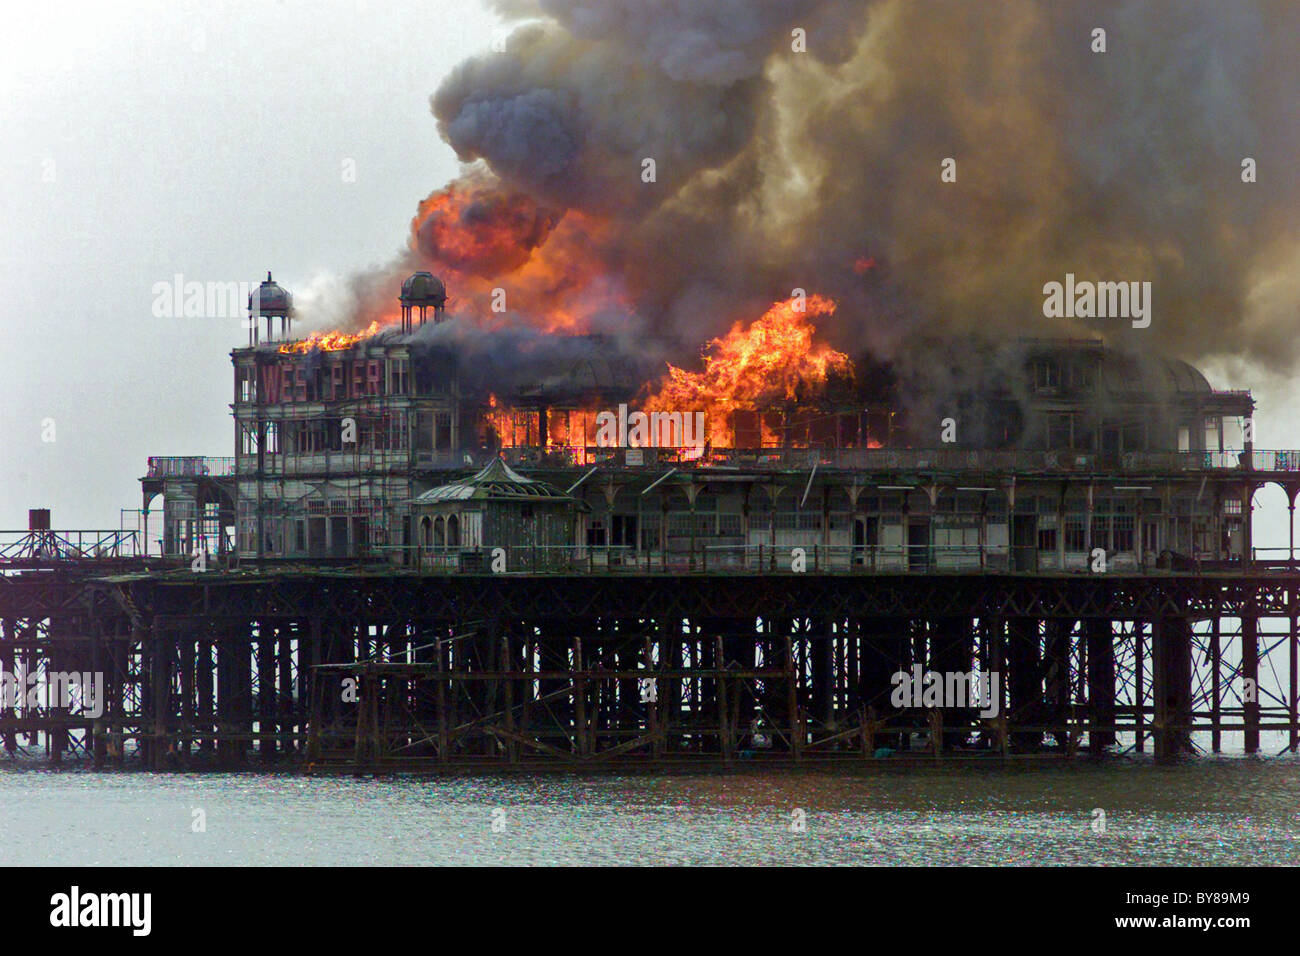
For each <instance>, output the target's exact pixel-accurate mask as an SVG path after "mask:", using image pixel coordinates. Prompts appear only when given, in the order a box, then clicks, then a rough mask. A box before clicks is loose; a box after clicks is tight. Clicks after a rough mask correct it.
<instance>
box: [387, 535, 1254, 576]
mask: <svg viewBox="0 0 1300 956" xmlns="http://www.w3.org/2000/svg"><path fill="white" fill-rule="evenodd" d="M370 554H371V556H372V557H375V558H380V559H382V560H386V561H387V563H388V564H390V565H393V566H398V567H404V568H409V569H412V570H416V571H421V572H425V573H431V574H482V573H489V572H491V573H524V574H557V573H563V574H689V573H700V574H708V573H722V574H726V573H737V574H743V573H788V574H798V573H803V572H808V573H844V574H871V573H882V574H899V573H919V574H927V573H945V572H967V573H980V572H1002V573H1005V572H1008V571H1013V572H1015V571H1019V572H1026V573H1033V574H1038V573H1045V572H1066V573H1078V574H1089V573H1093V572H1092V571H1091V569H1090V562H1089V559H1088V555H1086V554H1082V553H1079V554H1075V553H1067V555H1066V556H1065V561H1064V562H1063V563H1062V562H1060V561H1059V560H1058V556H1057V555H1056V554H1055V553H1054V552H1040V551H1038V550H1037V549H1036V548H1034V547H1019V546H1014V547H1013V546H1009V545H985V546H980V545H924V544H919V545H808V546H806V547H797V546H789V545H778V546H776V547H775V548H773V547H772V546H771V545H767V544H757V545H713V544H704V543H699V542H697V543H696V545H695V547H694V548H691V547H690V546H689V545H687V544H685V543H683V544H682V545H681V546H680V547H674V546H673V545H672V544H671V542H670V545H669V547H668V548H667V549H655V550H640V551H638V550H637V549H636V548H634V547H630V546H620V547H615V546H611V547H604V546H581V545H573V546H569V545H562V546H548V547H533V546H529V545H513V546H508V547H500V548H493V547H486V548H454V547H450V548H449V547H436V546H424V547H415V546H408V547H399V546H383V547H373V548H371V549H370ZM1186 563H1187V564H1188V565H1189V566H1188V567H1178V568H1171V567H1168V566H1166V564H1165V563H1164V562H1162V561H1160V560H1158V557H1157V556H1156V555H1154V554H1152V555H1147V556H1145V558H1141V557H1139V556H1137V555H1135V554H1133V553H1132V552H1124V553H1119V554H1115V555H1112V556H1111V557H1110V561H1109V567H1110V570H1111V571H1112V572H1115V573H1124V572H1129V573H1134V572H1155V571H1162V570H1194V569H1197V568H1201V567H1204V568H1205V569H1207V570H1208V569H1210V568H1212V567H1218V566H1219V565H1220V564H1222V565H1224V566H1227V565H1228V564H1229V562H1213V561H1208V560H1207V561H1205V562H1202V561H1201V560H1199V559H1188V560H1187V562H1186ZM1236 566H1237V567H1239V566H1240V565H1239V563H1238V564H1237V565H1236Z"/></svg>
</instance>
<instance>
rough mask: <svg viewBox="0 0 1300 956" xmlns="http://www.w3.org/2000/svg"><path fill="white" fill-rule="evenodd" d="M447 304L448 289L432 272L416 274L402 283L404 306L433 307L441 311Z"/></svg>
mask: <svg viewBox="0 0 1300 956" xmlns="http://www.w3.org/2000/svg"><path fill="white" fill-rule="evenodd" d="M446 302H447V287H446V286H445V285H443V284H442V280H441V279H439V278H438V277H437V276H436V275H434V274H433V273H432V272H416V273H414V274H412V275H411V276H409V277H407V280H406V281H405V282H403V283H402V304H403V305H432V306H434V307H436V308H439V309H441V308H442V307H443V305H445V304H446Z"/></svg>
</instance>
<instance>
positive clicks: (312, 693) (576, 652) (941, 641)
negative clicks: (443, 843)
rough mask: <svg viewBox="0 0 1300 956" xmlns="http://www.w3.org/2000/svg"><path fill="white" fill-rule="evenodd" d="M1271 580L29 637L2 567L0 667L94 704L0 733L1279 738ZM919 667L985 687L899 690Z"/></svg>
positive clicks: (299, 589)
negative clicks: (27, 667)
mask: <svg viewBox="0 0 1300 956" xmlns="http://www.w3.org/2000/svg"><path fill="white" fill-rule="evenodd" d="M1290 583H1291V578H1290V577H1289V576H1282V575H1277V574H1269V575H1248V574H1223V575H1200V576H1196V575H1191V574H1177V573H1164V574H1157V575H1138V574H1134V575H1097V576H1084V575H1030V574H1001V575H999V574H988V573H986V574H978V575H976V574H951V575H943V574H928V575H914V574H898V575H885V574H872V575H861V576H857V575H843V574H820V575H819V574H815V573H805V574H795V573H786V574H781V573H771V574H760V575H743V576H742V575H729V574H703V573H697V574H694V575H687V576H682V577H677V578H671V577H667V576H663V575H657V574H637V573H623V574H618V575H565V574H559V575H528V574H508V575H492V574H462V575H454V576H448V575H441V576H430V575H424V576H421V575H418V574H414V573H401V572H399V573H390V574H375V573H364V572H359V573H354V574H339V573H337V572H320V571H301V572H279V573H274V574H258V575H232V574H225V573H222V572H209V573H207V574H177V573H172V574H164V575H134V576H124V577H122V578H117V579H109V580H101V581H97V582H95V583H93V584H91V585H88V586H86V587H83V588H80V589H73V591H75V592H76V594H75V596H71V597H70V596H69V595H64V599H65V600H71V601H72V610H71V611H70V612H69V613H67V614H66V615H65V616H64V617H62V618H59V615H57V614H56V615H55V617H56V618H59V623H58V624H57V625H56V626H54V627H51V625H50V620H51V618H50V616H49V615H48V614H46V616H45V617H44V618H41V617H39V614H40V613H42V609H40V608H32V609H28V611H27V613H26V614H20V613H17V611H18V610H19V609H18V608H17V607H16V604H15V600H16V597H17V595H18V591H16V590H15V589H14V586H13V582H10V583H9V584H7V585H5V588H4V589H0V595H7V597H8V600H9V603H8V605H3V604H0V635H2V639H0V661H2V662H4V663H5V666H8V661H9V660H11V659H13V660H20V659H22V656H23V655H24V654H33V653H34V654H35V658H34V660H35V661H36V663H37V666H38V669H39V668H50V667H52V666H54V665H59V666H71V665H72V664H74V663H77V662H79V661H88V662H89V663H90V666H92V667H98V668H100V669H102V670H103V671H104V674H105V678H106V680H105V697H106V700H105V710H104V712H103V715H102V716H101V717H100V718H98V719H97V720H89V719H86V718H84V717H83V716H79V714H78V708H77V707H75V706H74V707H73V708H72V709H71V711H70V712H68V713H66V714H65V713H63V712H61V711H57V710H56V711H50V712H42V711H38V712H35V713H28V712H27V711H24V710H22V709H18V710H17V711H16V712H15V713H12V714H11V713H10V712H9V711H5V712H4V713H3V714H0V740H3V741H4V743H5V747H6V749H9V747H10V742H11V741H12V742H13V746H14V748H15V749H19V750H20V749H22V748H23V742H24V741H25V740H27V739H28V738H27V737H26V736H24V735H26V734H28V733H30V732H33V731H32V728H33V727H34V728H35V731H34V732H35V733H37V734H39V735H43V736H41V740H42V741H45V740H48V742H49V743H48V746H49V747H50V749H51V753H50V757H51V759H54V754H55V753H56V752H57V753H59V754H60V756H64V755H66V754H67V753H69V752H72V753H74V754H75V753H78V752H80V751H86V753H87V755H88V756H90V757H92V758H93V759H94V760H95V761H96V762H98V763H100V764H106V763H107V764H108V765H114V764H115V763H116V764H121V763H122V762H124V761H125V762H126V763H128V764H129V763H140V764H142V765H144V766H148V767H152V768H155V769H187V768H204V767H243V766H262V767H265V766H295V767H304V768H311V769H312V770H313V771H323V770H351V771H353V772H383V771H388V770H438V769H456V768H473V767H501V768H507V769H508V768H540V767H547V766H554V767H582V766H586V767H599V766H619V767H624V766H642V765H644V766H653V765H660V766H671V765H679V764H680V765H737V764H741V763H743V762H749V763H750V764H762V763H769V764H773V765H783V766H784V765H795V764H809V765H816V764H818V763H820V762H826V761H863V760H876V759H885V758H886V757H890V758H891V759H892V758H903V759H926V760H934V759H939V760H948V759H1000V758H1002V757H1004V756H1011V757H1014V756H1017V755H1020V756H1024V757H1044V756H1057V757H1061V758H1064V759H1070V758H1072V757H1074V756H1076V755H1077V754H1078V753H1080V752H1091V753H1101V752H1104V751H1112V752H1116V751H1118V752H1123V751H1142V752H1150V753H1153V754H1154V755H1155V757H1156V758H1158V759H1160V760H1172V759H1177V758H1179V757H1181V756H1183V755H1186V754H1189V753H1196V752H1200V751H1209V750H1212V749H1215V748H1216V747H1226V749H1239V750H1243V751H1247V752H1254V751H1258V750H1261V749H1263V748H1264V747H1268V748H1271V749H1274V750H1275V751H1278V750H1284V749H1289V748H1291V747H1292V746H1293V744H1294V740H1295V738H1296V731H1297V728H1296V718H1295V713H1296V703H1297V702H1296V699H1295V698H1296V695H1295V686H1294V685H1295V682H1294V680H1293V679H1292V677H1291V674H1290V672H1289V671H1288V667H1287V665H1288V663H1289V660H1290V657H1291V655H1293V654H1294V653H1295V642H1296V634H1295V629H1294V627H1293V626H1291V621H1292V620H1293V617H1292V615H1293V607H1294V602H1293V599H1292V598H1291V595H1290V593H1289V584H1290ZM31 587H32V588H35V584H32V585H31ZM6 608H7V610H6ZM92 609H93V613H91V612H92ZM45 610H47V611H48V610H49V609H45ZM34 615H36V616H34ZM42 621H43V622H44V623H42ZM1279 623H1280V626H1278V625H1279ZM78 648H80V650H79V651H78ZM51 651H53V652H54V653H53V656H51V654H50V652H51ZM78 654H79V655H80V656H78ZM51 662H53V663H51ZM1261 662H1269V664H1270V665H1271V666H1263V665H1262V663H1261ZM918 673H933V674H937V675H939V676H940V678H941V683H943V685H944V687H945V688H946V690H949V691H951V690H952V689H953V688H960V687H962V686H963V685H962V684H961V682H960V681H959V680H957V679H955V676H954V675H965V676H966V677H967V678H971V677H974V676H978V675H989V676H992V677H996V678H997V679H996V680H994V681H992V684H991V687H990V690H993V691H996V694H995V696H994V698H993V700H991V701H987V702H985V701H978V700H974V699H972V698H971V697H969V696H967V697H965V698H961V697H958V698H953V697H951V696H948V697H939V698H935V699H916V700H911V699H909V700H901V699H900V697H899V695H898V691H899V687H900V684H901V682H902V680H903V678H906V679H908V680H910V679H912V677H913V676H914V675H916V674H918ZM965 686H966V687H967V688H969V687H970V686H971V685H970V684H969V683H967V684H966V685H965ZM34 720H35V721H36V723H33V721H34ZM88 742H89V743H88ZM87 748H88V749H87Z"/></svg>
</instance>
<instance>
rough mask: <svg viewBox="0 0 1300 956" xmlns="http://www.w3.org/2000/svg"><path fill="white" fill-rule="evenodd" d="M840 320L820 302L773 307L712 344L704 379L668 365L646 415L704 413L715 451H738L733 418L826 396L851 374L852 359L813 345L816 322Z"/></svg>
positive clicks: (767, 436) (831, 306)
mask: <svg viewBox="0 0 1300 956" xmlns="http://www.w3.org/2000/svg"><path fill="white" fill-rule="evenodd" d="M834 313H835V302H834V301H833V300H831V299H828V298H825V297H823V296H818V295H814V296H809V297H808V298H807V299H806V300H805V299H803V298H802V297H792V298H789V299H786V300H785V301H783V302H776V303H773V304H772V307H771V308H769V309H768V310H767V311H766V312H764V313H763V315H762V316H761V317H759V318H758V319H757V320H755V321H754V322H752V323H750V324H749V325H748V326H746V325H743V324H741V323H739V322H737V323H736V324H735V325H733V326H732V327H731V331H730V332H728V333H727V334H726V335H724V336H722V337H721V338H717V339H714V340H713V341H711V342H710V343H709V344H708V345H707V346H706V347H705V350H704V354H703V356H702V359H703V362H704V368H703V370H702V371H699V372H689V371H686V370H684V369H681V368H678V367H676V366H674V365H669V366H668V373H667V378H666V380H665V381H664V382H663V383H662V384H660V385H659V386H658V388H656V389H655V390H654V391H653V392H652V394H651V395H650V396H649V397H648V398H647V399H646V401H645V403H644V405H645V408H646V409H647V410H650V411H665V410H674V409H701V410H703V411H704V413H705V415H706V416H707V418H708V421H709V427H710V432H709V441H710V443H711V444H712V445H713V447H715V448H732V447H736V445H735V440H736V434H735V428H734V426H733V425H732V424H731V423H733V422H734V415H733V413H735V412H738V411H745V412H755V411H759V410H761V409H763V408H765V407H768V406H771V405H774V404H779V403H781V402H794V401H797V400H799V399H801V398H808V397H810V396H813V395H815V394H816V393H818V392H820V391H821V390H822V389H824V388H825V386H826V383H827V380H828V378H829V377H830V376H831V375H832V374H839V375H844V376H848V375H852V374H853V363H852V362H850V361H849V357H848V356H847V355H845V354H844V353H843V352H838V351H836V350H835V349H833V348H831V347H830V346H829V345H826V344H825V343H819V342H814V341H813V339H814V336H815V334H816V331H817V330H816V327H815V326H814V325H813V323H812V321H811V316H831V315H833V314H834ZM761 428H762V444H764V445H769V444H774V443H776V436H775V435H774V434H772V432H771V429H770V426H768V424H767V423H766V422H762V424H761Z"/></svg>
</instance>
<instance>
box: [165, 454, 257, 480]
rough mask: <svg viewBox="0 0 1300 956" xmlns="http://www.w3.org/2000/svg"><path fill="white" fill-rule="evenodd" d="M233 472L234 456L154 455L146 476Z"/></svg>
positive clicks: (215, 475) (212, 475)
mask: <svg viewBox="0 0 1300 956" xmlns="http://www.w3.org/2000/svg"><path fill="white" fill-rule="evenodd" d="M234 473H235V459H234V456H230V457H227V458H213V457H210V456H204V455H185V456H172V457H155V458H150V459H149V471H148V473H147V474H146V475H145V477H146V478H227V477H229V476H231V475H233V474H234Z"/></svg>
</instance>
